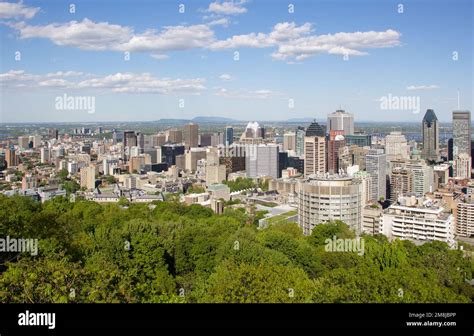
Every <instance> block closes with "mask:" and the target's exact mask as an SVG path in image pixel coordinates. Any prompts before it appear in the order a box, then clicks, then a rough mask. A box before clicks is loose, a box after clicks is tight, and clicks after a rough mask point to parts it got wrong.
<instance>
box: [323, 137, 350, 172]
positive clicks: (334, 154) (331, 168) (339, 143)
mask: <svg viewBox="0 0 474 336" xmlns="http://www.w3.org/2000/svg"><path fill="white" fill-rule="evenodd" d="M343 133H344V131H329V141H328V156H327V165H328V167H327V170H328V172H329V173H331V174H337V173H338V172H339V150H340V149H341V148H342V147H344V146H345V144H346V140H345V139H344V135H343Z"/></svg>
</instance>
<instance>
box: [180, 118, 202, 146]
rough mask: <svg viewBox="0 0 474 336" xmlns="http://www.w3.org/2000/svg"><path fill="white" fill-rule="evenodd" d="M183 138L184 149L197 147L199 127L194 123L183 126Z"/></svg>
mask: <svg viewBox="0 0 474 336" xmlns="http://www.w3.org/2000/svg"><path fill="white" fill-rule="evenodd" d="M183 138H184V145H185V146H186V147H197V146H198V145H199V126H198V125H197V124H194V123H189V124H187V125H185V126H184V132H183Z"/></svg>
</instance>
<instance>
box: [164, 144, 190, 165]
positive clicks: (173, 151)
mask: <svg viewBox="0 0 474 336" xmlns="http://www.w3.org/2000/svg"><path fill="white" fill-rule="evenodd" d="M177 155H184V146H182V145H176V144H172V145H163V146H161V153H160V157H161V162H163V163H167V164H168V167H171V166H174V165H175V164H176V156H177ZM159 163H160V162H159Z"/></svg>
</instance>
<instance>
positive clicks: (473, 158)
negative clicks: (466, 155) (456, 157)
mask: <svg viewBox="0 0 474 336" xmlns="http://www.w3.org/2000/svg"><path fill="white" fill-rule="evenodd" d="M471 168H473V169H474V140H472V141H471Z"/></svg>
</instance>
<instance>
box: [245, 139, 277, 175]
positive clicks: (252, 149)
mask: <svg viewBox="0 0 474 336" xmlns="http://www.w3.org/2000/svg"><path fill="white" fill-rule="evenodd" d="M278 153H279V147H278V146H277V145H274V144H266V145H263V144H260V145H249V146H248V147H247V153H246V157H245V170H246V172H247V176H248V177H251V178H255V177H261V176H271V177H273V178H278Z"/></svg>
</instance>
